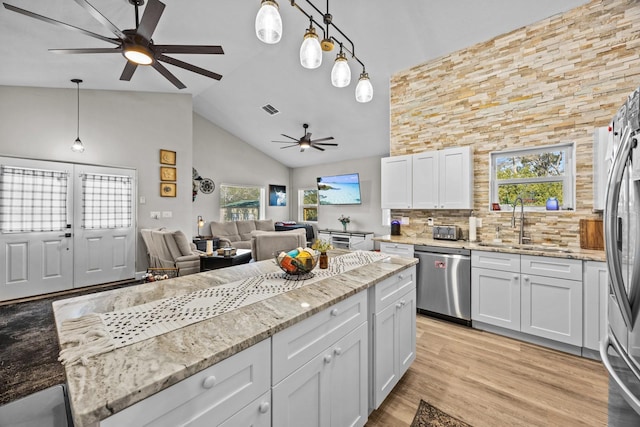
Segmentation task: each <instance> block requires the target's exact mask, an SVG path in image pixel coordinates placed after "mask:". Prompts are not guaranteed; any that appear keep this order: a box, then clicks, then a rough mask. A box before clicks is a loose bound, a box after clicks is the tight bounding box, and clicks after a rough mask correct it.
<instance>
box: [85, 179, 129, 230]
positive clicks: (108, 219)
mask: <svg viewBox="0 0 640 427" xmlns="http://www.w3.org/2000/svg"><path fill="white" fill-rule="evenodd" d="M81 178H82V228H85V229H101V228H128V227H131V224H132V206H131V196H132V191H133V179H132V178H131V177H129V176H119V175H97V174H83V175H82V176H81Z"/></svg>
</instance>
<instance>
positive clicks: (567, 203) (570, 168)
mask: <svg viewBox="0 0 640 427" xmlns="http://www.w3.org/2000/svg"><path fill="white" fill-rule="evenodd" d="M559 150H564V152H565V174H564V176H548V177H539V178H518V179H509V180H501V181H500V182H499V183H500V184H535V183H538V182H562V191H563V195H562V196H563V204H562V206H561V207H560V208H561V209H562V210H569V211H572V210H573V209H575V202H576V193H575V187H576V162H575V159H576V146H575V143H574V142H565V143H561V144H555V145H544V146H538V147H527V148H519V149H514V150H505V151H493V152H491V153H489V156H490V157H489V210H492V209H491V206H492V204H493V203H500V201H499V200H498V180H497V178H496V173H497V168H496V159H497V158H498V157H504V156H526V155H531V154H539V153H544V152H548V151H559ZM500 208H501V210H502V211H508V212H511V211H513V205H504V204H501V205H500ZM524 210H525V211H529V212H546V209H545V207H538V206H525V207H524ZM554 212H558V211H554Z"/></svg>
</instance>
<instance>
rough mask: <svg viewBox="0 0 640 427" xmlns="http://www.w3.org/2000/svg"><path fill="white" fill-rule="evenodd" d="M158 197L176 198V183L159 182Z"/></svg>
mask: <svg viewBox="0 0 640 427" xmlns="http://www.w3.org/2000/svg"><path fill="white" fill-rule="evenodd" d="M160 196H162V197H176V183H175V182H161V183H160Z"/></svg>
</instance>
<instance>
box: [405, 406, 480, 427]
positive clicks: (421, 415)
mask: <svg viewBox="0 0 640 427" xmlns="http://www.w3.org/2000/svg"><path fill="white" fill-rule="evenodd" d="M427 426H429V427H471V426H470V425H469V424H467V423H465V422H463V421H460V420H459V419H457V418H454V417H452V416H451V415H449V414H447V413H445V412H442V411H441V410H440V409H438V408H436V407H435V406H431V405H430V404H429V403H427V402H425V401H424V400H420V406H418V410H417V411H416V416H415V417H414V418H413V422H412V423H411V427H427Z"/></svg>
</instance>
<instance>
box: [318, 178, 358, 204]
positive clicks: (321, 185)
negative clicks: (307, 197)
mask: <svg viewBox="0 0 640 427" xmlns="http://www.w3.org/2000/svg"><path fill="white" fill-rule="evenodd" d="M317 181H318V200H319V202H320V204H321V205H359V204H360V203H362V201H361V200H360V176H359V175H358V174H357V173H349V174H344V175H333V176H321V177H318V178H317Z"/></svg>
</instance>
